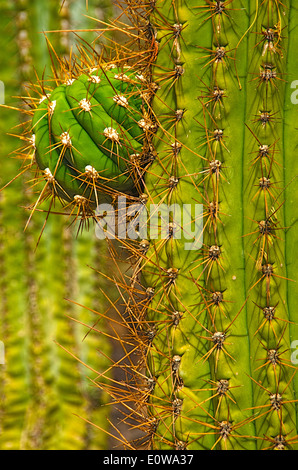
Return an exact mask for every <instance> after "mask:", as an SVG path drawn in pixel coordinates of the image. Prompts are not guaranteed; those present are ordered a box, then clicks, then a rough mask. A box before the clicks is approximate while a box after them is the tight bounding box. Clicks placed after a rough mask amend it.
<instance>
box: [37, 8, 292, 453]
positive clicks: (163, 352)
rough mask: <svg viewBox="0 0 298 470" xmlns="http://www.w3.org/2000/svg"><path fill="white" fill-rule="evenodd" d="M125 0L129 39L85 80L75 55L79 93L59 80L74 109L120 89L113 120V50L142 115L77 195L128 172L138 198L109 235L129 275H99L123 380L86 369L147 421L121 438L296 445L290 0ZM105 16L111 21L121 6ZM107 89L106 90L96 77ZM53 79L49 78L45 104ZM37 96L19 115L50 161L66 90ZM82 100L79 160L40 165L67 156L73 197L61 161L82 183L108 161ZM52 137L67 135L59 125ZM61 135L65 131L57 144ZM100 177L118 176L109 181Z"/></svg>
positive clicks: (134, 416) (171, 443) (159, 443)
mask: <svg viewBox="0 0 298 470" xmlns="http://www.w3.org/2000/svg"><path fill="white" fill-rule="evenodd" d="M125 5H126V6H128V7H129V8H127V11H128V12H129V14H130V18H131V20H132V26H130V27H128V26H127V28H126V33H127V35H128V37H129V41H128V45H126V46H124V47H123V48H122V49H120V50H119V49H117V52H116V53H115V54H114V60H111V59H110V58H109V60H106V61H103V60H102V59H101V60H100V61H99V67H98V70H100V73H101V74H102V77H103V76H104V77H105V78H104V79H103V83H102V85H103V89H102V90H101V82H99V83H97V84H96V85H98V86H96V87H95V88H94V90H93V88H92V89H91V88H90V87H91V86H93V85H90V87H89V86H88V87H86V86H85V85H84V83H81V82H85V83H86V82H87V80H88V77H89V81H90V78H91V77H90V71H89V74H88V73H87V74H86V67H85V65H84V67H85V68H84V67H82V68H81V69H80V73H79V74H77V75H76V77H75V78H76V79H77V80H76V82H74V84H75V87H77V84H78V83H79V86H80V87H81V89H82V90H83V91H84V93H86V90H87V95H86V96H85V95H84V96H83V95H82V96H78V95H77V94H76V92H75V87H74V92H73V96H72V94H71V93H69V90H71V87H70V88H69V89H67V88H66V87H67V86H68V84H66V85H64V88H63V93H65V96H66V97H68V98H69V99H72V102H71V103H70V104H69V106H72V109H73V113H74V115H75V120H76V123H77V120H78V119H79V116H80V117H81V118H82V116H84V112H85V113H86V112H87V113H88V112H89V111H90V110H89V111H88V109H84V107H83V106H82V105H81V109H80V110H79V109H78V108H79V107H80V106H78V103H81V100H82V99H85V100H88V101H90V99H91V98H90V97H92V98H96V96H95V95H97V96H98V99H97V101H98V103H100V109H101V112H102V113H106V112H107V108H106V107H107V106H110V104H111V98H113V97H115V96H118V100H115V99H114V100H113V101H114V103H115V104H116V105H117V106H115V104H114V103H113V109H112V110H111V112H110V118H111V119H115V120H117V117H116V116H117V115H118V114H117V113H118V110H121V112H122V114H121V117H120V121H121V125H122V124H123V123H124V122H126V120H128V119H130V118H131V114H130V110H131V108H126V106H122V105H123V103H126V101H125V100H124V98H125V96H122V90H121V96H120V97H119V93H118V88H117V85H116V82H115V84H114V79H115V78H116V77H115V75H114V76H113V75H112V74H113V73H114V72H113V68H110V67H111V64H114V65H113V66H114V67H118V68H120V69H121V77H120V78H121V80H122V81H123V78H124V76H123V74H124V73H125V74H126V70H127V71H128V73H129V74H130V73H131V74H132V75H133V81H134V80H135V79H136V77H137V75H138V80H139V82H140V83H141V84H142V85H141V86H142V88H141V89H139V88H138V87H137V88H136V90H137V94H138V98H141V100H140V102H139V103H138V104H137V105H136V106H133V111H134V112H135V111H136V112H137V115H139V113H142V116H143V117H142V118H141V119H139V117H140V115H139V116H138V117H136V116H134V117H133V118H132V121H131V122H130V124H129V132H130V134H131V135H130V136H128V139H127V140H126V139H125V142H126V146H125V152H126V153H125V155H124V156H123V155H122V153H121V152H120V150H124V149H123V148H122V149H120V150H119V147H118V148H117V149H116V150H115V153H114V147H113V150H112V149H111V148H109V150H108V151H109V153H110V159H112V160H113V161H115V160H114V159H116V161H117V165H116V168H114V169H113V171H112V173H111V174H109V176H108V180H107V181H106V182H103V181H102V182H98V181H97V178H96V181H94V182H93V183H94V185H93V183H92V192H90V194H89V193H88V197H87V199H88V201H90V200H92V199H93V202H95V203H97V202H100V201H101V194H102V192H103V190H104V191H106V192H107V193H108V194H112V195H113V196H114V199H113V201H114V202H115V196H117V194H123V193H125V192H127V190H129V191H128V195H129V199H128V200H129V202H133V203H135V202H136V200H137V201H138V202H139V203H140V207H141V209H140V208H139V213H140V212H141V213H142V218H140V219H137V223H136V224H135V227H137V230H138V231H139V235H140V238H139V240H133V241H131V240H127V239H125V240H123V237H122V240H121V241H122V243H123V245H124V247H125V250H126V253H127V250H130V251H129V252H130V258H129V259H130V260H133V262H134V263H133V270H132V274H131V276H130V278H129V280H128V282H127V276H126V275H123V273H122V272H120V274H119V279H118V281H117V280H116V281H114V282H116V284H117V286H118V289H119V290H121V291H122V293H121V296H120V297H121V301H122V302H123V303H124V304H125V307H126V308H125V314H123V313H122V310H120V309H119V310H118V313H119V316H120V317H121V320H122V323H123V324H124V325H125V327H126V329H127V330H128V334H127V335H125V336H124V337H120V336H118V341H119V343H120V344H121V345H122V347H123V350H124V356H123V363H122V361H118V363H117V364H114V366H113V367H114V369H115V368H116V367H120V368H122V369H123V370H124V371H125V373H126V374H128V367H127V364H125V363H124V361H126V362H127V361H128V363H129V366H130V373H129V374H128V380H127V385H126V389H125V388H124V385H123V383H122V382H121V383H120V386H119V385H117V383H116V382H115V381H114V380H113V381H112V382H111V383H110V384H107V383H101V381H100V380H98V382H97V383H98V386H99V387H100V388H103V389H104V390H106V391H108V393H109V394H110V395H111V396H112V397H113V398H114V399H115V400H116V401H117V403H119V402H121V403H122V405H123V406H124V408H126V409H127V420H128V421H130V424H131V420H134V422H133V426H134V427H136V426H137V427H139V428H140V429H141V430H142V431H144V432H145V437H144V438H140V439H136V440H135V441H134V442H133V443H128V442H127V441H126V439H125V438H124V437H123V436H122V434H120V437H119V439H120V440H121V441H122V442H123V443H124V444H125V445H126V446H127V447H129V448H131V447H135V448H138V446H144V445H148V447H153V448H158V449H177V450H178V449H180V450H181V449H186V448H187V449H205V450H207V449H235V450H236V449H249V450H253V449H278V450H279V449H296V448H297V443H298V437H297V424H296V413H297V379H296V370H297V369H296V364H295V362H296V361H295V357H294V356H295V354H293V348H294V347H295V346H293V345H294V344H295V343H294V341H295V339H296V334H297V326H296V320H297V318H296V317H297V316H296V314H295V306H294V302H295V295H296V292H297V288H295V287H294V286H295V282H293V281H295V260H293V261H292V259H291V258H293V257H294V253H295V248H294V246H295V241H296V240H297V236H296V232H297V228H296V225H295V224H296V219H295V215H294V207H295V200H296V199H297V198H296V195H295V192H296V191H295V188H296V176H297V173H295V171H296V169H297V164H296V163H295V162H294V161H293V155H294V153H295V149H296V145H297V131H296V129H295V119H294V115H295V107H294V106H295V93H294V92H293V87H294V88H295V81H294V80H295V78H296V77H295V73H296V69H297V67H296V65H295V58H294V55H295V50H296V48H297V44H296V43H297V39H295V28H297V7H296V6H295V5H294V3H293V2H292V1H290V0H285V1H283V2H281V1H279V0H255V1H253V2H248V1H246V0H227V1H210V0H190V1H188V2H186V1H184V0H177V1H175V0H162V1H161V0H157V1H156V2H150V4H148V5H144V4H143V2H138V1H132V2H131V1H129V0H126V3H125ZM115 24H116V23H115ZM115 28H117V26H115ZM118 28H119V30H121V32H123V31H124V32H125V28H123V27H122V23H121V24H120V25H119V26H118ZM135 45H137V46H138V48H139V49H136V47H135ZM142 48H143V49H142ZM136 50H137V51H138V52H136ZM107 63H108V65H109V67H107ZM83 64H86V61H83ZM124 67H126V69H125V68H124ZM82 73H84V75H81V74H82ZM110 73H111V75H110ZM136 74H137V75H136ZM117 75H119V70H117ZM81 76H82V77H83V79H82V78H79V77H81ZM97 76H98V75H97ZM140 77H142V79H141V80H140ZM106 78H108V80H107V81H106V80H105V79H106ZM118 78H119V77H118ZM117 83H118V82H117ZM71 86H72V84H71ZM111 89H113V91H117V93H116V95H114V94H113V95H111V94H110V93H109V94H108V95H105V91H109V92H110V91H111ZM134 90H135V89H134ZM60 93H61V94H62V88H60V87H59V88H58V89H57V90H56V91H54V92H53V94H52V95H51V97H50V99H49V101H48V106H49V104H50V103H51V102H52V103H53V102H54V101H55V99H54V98H55V97H56V96H57V97H58V95H59V96H60ZM63 96H64V95H63ZM63 99H64V98H63ZM85 105H86V101H84V106H85ZM39 106H40V107H39V108H37V111H36V112H35V113H34V119H33V128H34V127H35V128H36V129H37V136H38V138H37V140H36V141H35V145H36V150H37V155H38V158H37V161H38V163H39V165H40V168H41V170H42V171H43V173H44V176H47V175H46V174H45V171H46V169H47V168H48V165H47V164H46V163H45V158H46V155H47V152H46V149H47V148H50V147H52V146H55V144H52V140H51V139H53V141H54V140H55V136H56V138H57V135H60V129H59V126H60V128H61V130H62V131H63V132H65V128H64V126H63V124H64V122H65V123H66V127H67V126H68V125H69V127H70V128H71V123H70V121H68V120H66V118H64V117H63V113H62V111H65V108H63V110H62V108H59V106H58V107H55V109H53V114H51V108H49V107H47V110H46V113H47V116H48V118H49V119H48V120H44V114H42V113H44V109H43V107H42V106H43V103H41V104H40V105H39ZM77 106H78V107H77ZM91 112H92V109H91ZM55 113H56V114H55ZM115 113H116V114H115ZM64 114H65V115H67V114H70V113H69V111H68V113H64ZM49 115H50V116H49ZM86 116H87V117H88V120H89V119H90V126H91V127H92V124H91V123H92V122H93V123H96V125H95V128H94V127H92V132H91V134H92V135H90V133H89V137H92V139H94V142H95V138H96V136H97V138H98V141H96V142H95V144H96V145H95V146H94V143H93V142H92V143H90V142H89V140H87V139H86V141H85V140H84V142H86V148H85V149H83V148H82V149H79V154H80V159H81V160H76V158H75V157H74V156H72V157H71V156H68V155H66V152H65V159H66V160H67V161H68V163H67V166H65V167H64V166H63V165H64V153H63V152H62V154H60V156H59V155H58V156H56V158H54V169H53V170H52V169H51V168H50V171H51V175H52V176H54V174H53V171H54V172H55V171H56V168H59V169H60V168H62V169H65V168H66V170H65V176H63V175H62V176H61V180H60V182H59V185H60V186H61V187H62V188H64V191H65V188H66V192H67V195H68V196H71V198H74V196H75V195H76V194H77V193H78V191H79V188H78V187H76V188H75V190H74V192H73V188H72V187H71V185H72V184H77V183H76V178H75V174H72V175H71V180H69V181H68V180H67V178H69V175H70V173H71V172H72V171H75V172H77V173H78V174H79V180H80V182H82V177H83V176H84V181H83V183H86V179H85V178H86V176H88V175H86V165H87V166H89V165H91V166H92V168H93V169H95V170H96V172H97V173H96V175H98V173H100V172H101V170H107V169H109V165H110V161H109V160H107V161H109V164H107V163H106V162H103V161H102V160H101V156H100V155H99V150H100V148H101V146H102V145H103V142H102V134H101V132H102V125H101V124H100V121H99V120H97V117H96V116H92V114H91V113H90V116H89V115H88V114H86ZM119 116H120V114H119ZM64 119H65V120H64ZM67 119H69V118H67ZM42 120H44V123H45V124H44V125H45V127H46V136H47V139H48V140H47V142H46V144H44V146H42V145H41V138H40V135H41V134H40V132H41V122H42ZM55 122H56V123H57V122H58V123H59V125H58V127H57V126H56V128H55ZM48 123H50V124H48ZM140 123H141V126H140ZM82 124H83V123H82ZM118 124H120V122H119V121H118ZM136 124H137V125H136ZM75 125H76V126H77V124H74V126H75ZM85 125H87V123H85ZM111 127H112V128H113V129H114V127H113V126H111ZM140 127H141V130H142V132H141V133H139V132H140V131H139V128H140ZM98 128H99V129H98ZM126 130H128V128H126ZM134 130H135V131H136V132H137V137H138V138H140V139H139V140H138V144H135V142H134V139H133V138H134V135H133V134H132V131H134ZM94 131H97V132H98V133H97V134H96V132H94ZM67 132H68V131H67ZM103 132H104V131H103ZM121 132H122V131H121ZM123 132H124V131H123ZM117 135H118V133H117ZM64 136H65V135H64ZM60 137H61V136H60ZM66 137H67V138H70V140H71V143H72V139H71V137H70V133H69V134H68V135H67V136H66ZM106 137H107V136H106ZM88 139H89V138H88ZM60 140H61V139H60ZM90 140H91V139H90ZM114 140H115V139H114ZM67 142H68V143H69V140H68V141H67ZM67 142H65V143H63V142H62V143H63V149H64V148H66V147H69V148H71V147H70V145H67ZM59 145H60V144H59ZM96 146H97V148H96ZM74 147H76V145H74ZM91 148H94V152H93V154H92V155H93V156H94V160H92V161H91V160H90V158H91V156H90V158H89V153H90V149H91ZM131 153H132V154H133V158H132V155H131ZM136 153H138V154H139V155H138V158H135V154H136ZM90 155H91V154H90ZM86 156H87V157H86ZM122 158H123V160H121V159H122ZM71 162H72V163H73V165H72V163H71ZM102 162H103V163H102ZM57 163H59V165H57ZM123 163H124V165H122V164H123ZM145 169H146V173H145V176H144V170H145ZM127 172H129V174H130V175H133V180H132V181H133V184H130V183H131V182H129V184H128V186H126V184H124V185H122V180H123V177H124V178H126V177H127ZM57 175H58V173H57ZM66 176H67V178H66ZM59 178H60V175H59ZM111 178H112V180H113V178H116V179H117V180H116V181H117V186H118V189H119V191H118V193H117V191H116V189H117V188H116V187H113V186H112V185H111ZM126 181H127V180H125V183H126ZM74 182H75V183H74ZM50 183H51V184H52V183H53V180H52V181H50ZM82 187H83V186H80V188H82ZM87 187H88V185H87ZM54 189H55V188H54ZM111 190H112V192H111ZM89 191H90V185H89ZM97 191H98V192H97ZM132 191H134V192H132ZM56 194H57V193H56ZM82 194H83V195H84V197H85V194H86V193H85V189H83V193H82ZM82 194H81V195H82ZM96 194H98V196H96V197H95V198H94V195H96ZM60 196H61V193H60ZM131 196H132V197H131ZM66 200H67V197H66ZM74 204H76V201H74ZM88 208H89V209H90V212H87V213H86V211H85V207H82V206H79V209H78V210H79V212H80V213H81V214H82V215H83V218H86V217H88V216H89V215H91V216H92V217H93V218H95V214H94V212H93V211H94V207H92V204H91V205H89V206H88ZM144 212H145V213H146V217H145V224H144V223H143V222H144V216H143V214H144ZM134 215H136V213H134ZM130 216H131V213H130ZM158 216H160V217H158ZM119 271H120V269H119ZM295 289H296V290H295ZM103 317H104V318H106V316H105V315H103ZM115 338H117V334H115ZM297 339H298V338H297ZM136 352H138V354H139V357H138V361H135V357H134V355H135V353H136ZM132 402H134V403H135V410H134V413H133V412H132V409H131V403H132Z"/></svg>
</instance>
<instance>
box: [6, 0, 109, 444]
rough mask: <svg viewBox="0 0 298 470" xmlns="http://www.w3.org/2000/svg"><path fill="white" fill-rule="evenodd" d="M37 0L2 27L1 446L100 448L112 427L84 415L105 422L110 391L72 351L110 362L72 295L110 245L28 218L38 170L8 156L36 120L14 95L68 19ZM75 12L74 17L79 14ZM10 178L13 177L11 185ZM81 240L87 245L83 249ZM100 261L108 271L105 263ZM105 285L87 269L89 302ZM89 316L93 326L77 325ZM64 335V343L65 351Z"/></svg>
mask: <svg viewBox="0 0 298 470" xmlns="http://www.w3.org/2000/svg"><path fill="white" fill-rule="evenodd" d="M29 3H30V5H29ZM29 3H28V2H27V0H19V1H10V2H4V3H3V5H2V6H3V15H2V16H1V31H2V32H1V35H2V39H4V38H5V41H3V47H2V53H1V58H2V59H3V71H2V74H1V80H2V81H3V83H4V85H5V98H6V102H5V107H2V108H1V142H2V146H1V150H2V156H3V157H4V156H5V158H3V161H2V166H1V186H5V188H4V189H3V190H2V191H1V192H0V197H1V202H0V214H1V215H0V218H1V242H0V244H1V250H0V251H1V255H0V259H1V261H0V263H1V273H2V274H1V287H0V289H1V330H0V331H1V336H0V339H1V344H3V345H4V351H1V353H4V358H3V357H2V356H1V361H2V360H3V363H2V362H1V365H0V370H1V372H0V373H1V392H0V393H1V419H0V429H1V434H0V448H1V449H2V450H4V449H10V450H11V449H43V450H46V449H60V448H61V449H68V450H70V449H91V448H94V446H95V442H96V446H97V448H102V447H104V446H106V434H103V433H99V431H97V433H95V432H94V430H93V428H92V426H91V425H90V424H89V423H87V422H86V421H84V420H83V419H82V418H83V417H84V416H85V414H86V413H87V412H88V416H89V417H90V416H93V417H94V419H95V417H96V418H97V420H98V421H99V422H100V423H101V427H102V428H106V427H107V425H108V422H107V419H106V417H107V416H108V412H105V413H104V414H103V411H102V409H101V407H100V406H98V404H99V405H102V404H103V403H104V402H105V401H106V400H107V398H106V397H104V396H103V394H102V393H101V392H100V391H98V390H95V391H94V390H92V387H90V379H91V378H93V377H94V375H95V372H92V373H91V372H89V373H88V372H86V369H84V368H83V367H82V366H81V365H80V364H79V363H78V361H77V359H76V358H75V357H73V356H71V354H70V353H72V354H73V355H74V354H76V355H77V356H81V357H83V358H85V359H86V358H87V357H88V362H89V364H90V367H92V368H93V370H94V371H95V370H96V369H97V370H98V373H100V372H101V371H103V370H104V369H105V368H106V367H107V361H106V359H105V358H104V356H103V355H101V356H98V354H97V352H96V349H97V348H98V347H99V342H98V338H94V333H93V332H91V333H90V332H89V333H90V334H88V335H87V336H88V337H86V338H85V340H84V341H81V340H82V338H83V337H84V336H85V335H86V328H87V327H88V325H89V328H91V325H92V323H91V322H92V321H93V320H91V319H90V313H89V312H87V311H85V309H84V310H83V309H81V308H79V307H78V306H75V305H74V304H73V303H71V302H70V301H67V300H65V299H69V300H72V299H73V298H74V297H75V298H76V300H77V302H81V303H83V301H84V300H85V299H86V295H87V294H86V288H85V287H84V284H86V277H87V276H86V268H85V266H84V265H85V264H86V263H88V264H92V260H94V262H95V260H96V259H97V256H98V253H97V252H100V253H101V254H102V256H104V254H103V248H102V244H100V242H99V241H98V240H95V239H88V240H86V239H85V240H83V239H80V238H78V239H77V240H76V231H75V230H74V229H72V228H70V227H69V226H68V225H69V221H67V220H61V219H60V220H59V219H58V218H53V219H51V220H48V222H47V225H46V227H45V229H44V230H43V229H42V227H43V225H44V218H45V216H44V214H43V213H36V212H35V216H34V217H31V218H30V223H27V222H28V211H25V210H24V209H23V207H24V206H28V207H29V208H30V206H31V207H32V205H33V207H34V204H35V196H36V195H35V191H34V187H32V180H31V179H32V175H30V174H25V173H24V171H23V170H24V169H22V170H21V175H20V177H19V178H18V179H15V175H16V172H17V171H18V168H19V161H18V160H17V159H15V158H7V156H8V155H10V154H11V153H13V154H15V153H18V152H19V150H18V149H17V150H16V148H15V138H12V137H11V136H7V135H5V134H6V133H7V132H9V133H10V134H13V135H14V136H15V134H16V133H18V132H21V131H19V128H21V127H22V126H25V127H26V125H28V119H27V117H28V106H27V104H28V103H27V102H26V100H25V104H23V105H20V104H19V102H18V103H17V105H18V106H19V105H20V111H22V114H21V113H18V115H16V113H12V112H11V111H10V110H8V109H7V107H9V105H11V106H12V107H14V108H15V107H16V104H15V99H14V100H13V99H12V98H10V97H11V96H16V95H21V96H25V95H26V94H27V88H28V87H29V89H30V86H31V84H30V80H33V81H35V80H36V75H35V73H34V71H33V66H34V67H35V70H36V73H38V74H40V75H43V76H44V78H45V81H46V80H47V73H49V69H50V66H51V62H50V57H49V55H48V49H47V42H46V40H45V38H44V35H43V34H40V31H43V30H47V29H53V26H54V25H55V28H57V27H58V26H59V24H60V21H61V15H59V10H60V5H59V3H58V2H57V1H56V0H55V1H50V2H40V1H36V2H29ZM42 4H43V5H42ZM41 7H43V9H42V10H43V11H42V14H41V11H40V8H41ZM28 11H30V14H29V13H28ZM31 13H32V14H31ZM61 14H63V16H64V27H65V21H66V19H67V16H68V17H69V16H70V15H72V14H73V12H72V10H71V9H69V8H67V4H66V3H65V2H64V8H63V10H62V11H61ZM14 18H15V21H14ZM68 20H69V21H71V22H72V20H71V19H70V18H68ZM82 24H83V23H82V21H81V26H82ZM85 24H86V23H85ZM56 39H57V41H56ZM53 42H55V48H56V50H57V51H58V50H59V51H60V53H61V54H62V53H63V52H64V53H66V51H67V53H68V54H69V45H67V44H66V43H65V41H64V43H63V44H61V41H60V38H59V37H57V36H55V41H52V42H51V44H53ZM21 139H23V134H22V133H21ZM23 142H24V141H23V140H22V143H23ZM25 147H27V143H26V145H25ZM13 156H14V155H13ZM28 157H29V159H26V160H25V168H26V166H27V165H28V162H29V161H30V159H31V158H32V149H31V148H30V151H29V153H28ZM9 180H13V182H12V183H11V185H10V187H7V186H6V183H7V182H8V181H9ZM28 183H29V185H28ZM25 226H26V230H25V231H24V227H25ZM41 232H43V236H42V237H41V238H40V234H41ZM37 245H38V248H37ZM49 246H51V250H49ZM82 247H84V250H85V249H86V247H88V249H87V250H86V251H83V249H82ZM61 260H63V262H62V261H61ZM78 260H80V261H78ZM70 266H71V267H72V270H73V271H74V267H76V272H75V273H74V272H72V273H71V275H70V273H69V269H70ZM101 269H103V270H104V266H102V268H101ZM78 284H80V291H79V295H77V291H78ZM100 287H101V286H100V281H99V280H98V279H95V276H94V275H93V273H92V272H91V273H90V274H89V276H88V298H89V300H91V299H94V300H95V301H96V302H98V300H99V299H103V297H102V296H100V295H99V292H100V291H99V288H100ZM68 317H73V319H70V318H68ZM74 318H75V320H76V323H75V322H74ZM83 319H84V324H85V326H84V329H83V326H80V325H79V323H78V322H79V321H82V320H83ZM53 340H54V341H55V342H54V341H53ZM57 342H58V343H60V344H63V345H64V349H63V348H62V347H61V346H60V345H58V344H57ZM100 344H101V346H100V347H101V348H102V350H103V351H104V352H105V354H106V355H108V354H109V344H108V343H107V341H106V339H105V338H102V339H101V340H100ZM91 346H92V347H91ZM66 349H67V351H66ZM86 375H88V377H89V379H88V378H87V377H86ZM95 401H96V406H95V405H94V403H95ZM74 413H76V414H77V415H80V416H81V417H80V418H79V417H78V416H75V415H74Z"/></svg>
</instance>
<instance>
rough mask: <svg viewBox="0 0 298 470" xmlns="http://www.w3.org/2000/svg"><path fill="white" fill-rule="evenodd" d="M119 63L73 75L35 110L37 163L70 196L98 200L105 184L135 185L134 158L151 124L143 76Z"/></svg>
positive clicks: (130, 187)
mask: <svg viewBox="0 0 298 470" xmlns="http://www.w3.org/2000/svg"><path fill="white" fill-rule="evenodd" d="M113 65H114V64H112V68H111V69H109V68H108V67H107V68H106V70H105V69H104V68H95V69H91V70H90V71H89V73H87V74H86V73H85V74H84V73H81V74H80V75H79V76H78V77H77V78H73V76H72V78H68V79H67V80H66V81H65V83H63V84H61V85H60V86H58V87H57V88H55V89H54V90H53V91H52V93H51V94H50V96H49V94H47V95H46V96H43V97H41V99H40V104H39V105H38V107H37V109H36V110H34V117H33V122H32V131H33V133H34V134H33V136H34V140H33V143H34V145H35V147H36V154H35V158H36V161H37V164H38V166H39V168H40V169H41V170H42V171H43V174H44V177H45V179H46V181H47V182H48V183H49V185H50V186H51V187H52V189H53V192H54V194H56V195H57V196H59V197H60V198H62V199H65V200H66V201H73V200H75V201H77V203H78V204H81V203H82V201H83V200H86V201H87V202H88V204H89V203H90V204H92V203H93V204H95V203H96V202H97V204H98V192H99V193H100V187H102V188H103V190H105V191H106V190H107V188H110V189H111V192H112V190H113V189H114V190H115V189H117V190H118V191H125V192H131V191H133V190H134V175H133V172H132V170H133V167H132V165H131V158H132V156H133V155H134V156H135V155H137V154H139V153H140V152H141V151H142V139H143V135H144V127H145V126H146V120H145V119H144V117H143V113H142V98H141V96H140V93H141V90H140V84H141V78H142V77H141V76H139V75H137V74H135V72H134V71H133V72H132V71H131V70H127V69H124V70H123V69H121V68H117V67H114V66H113ZM103 190H102V191H103Z"/></svg>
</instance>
